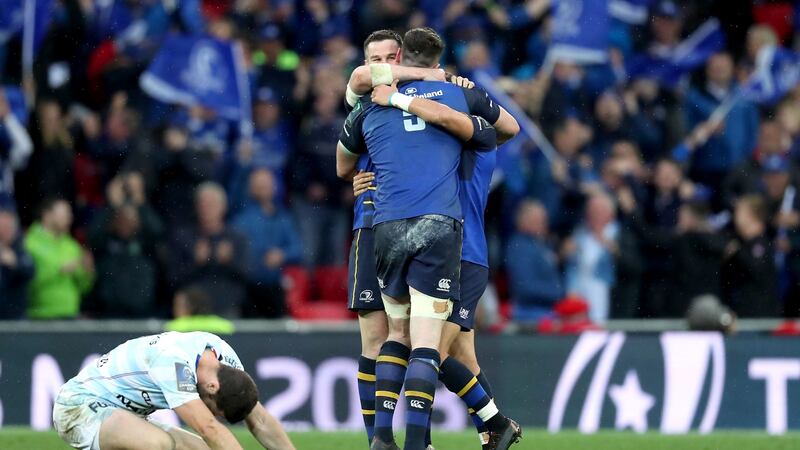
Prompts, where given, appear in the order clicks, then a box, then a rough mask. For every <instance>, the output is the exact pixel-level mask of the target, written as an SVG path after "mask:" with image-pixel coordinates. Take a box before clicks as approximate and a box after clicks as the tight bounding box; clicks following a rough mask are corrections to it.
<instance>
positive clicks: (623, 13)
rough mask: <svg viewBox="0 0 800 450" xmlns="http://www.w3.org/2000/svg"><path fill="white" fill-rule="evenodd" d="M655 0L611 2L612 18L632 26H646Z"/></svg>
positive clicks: (609, 2) (611, 0)
mask: <svg viewBox="0 0 800 450" xmlns="http://www.w3.org/2000/svg"><path fill="white" fill-rule="evenodd" d="M652 3H653V0H609V1H608V13H609V14H611V17H613V18H615V19H617V20H620V21H622V22H625V23H628V24H631V25H644V24H645V23H647V19H648V18H650V5H651V4H652Z"/></svg>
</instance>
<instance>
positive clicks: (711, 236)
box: [619, 196, 727, 318]
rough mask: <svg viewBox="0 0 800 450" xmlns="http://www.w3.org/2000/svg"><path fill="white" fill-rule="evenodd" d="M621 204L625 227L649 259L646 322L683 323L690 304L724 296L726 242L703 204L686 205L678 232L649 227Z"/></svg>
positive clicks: (632, 208) (631, 208) (628, 206)
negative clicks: (700, 298) (722, 272)
mask: <svg viewBox="0 0 800 450" xmlns="http://www.w3.org/2000/svg"><path fill="white" fill-rule="evenodd" d="M619 204H620V209H621V210H622V212H623V219H624V221H625V222H626V223H628V224H630V225H631V226H632V230H633V231H634V232H635V233H636V235H637V237H638V239H639V241H640V242H641V243H642V247H643V249H644V251H645V252H646V253H645V254H646V255H648V256H647V258H645V261H648V265H647V268H648V272H647V273H646V277H645V279H644V280H645V289H644V295H643V301H642V306H641V309H642V311H641V315H642V316H643V317H647V318H650V317H681V316H683V315H684V314H685V312H686V308H687V307H688V305H689V300H690V299H692V298H694V297H696V296H699V295H703V294H711V295H715V296H719V295H720V294H721V284H720V270H721V267H722V258H723V252H724V249H725V245H726V244H727V239H726V237H725V236H724V235H721V234H720V233H718V232H717V231H716V230H715V229H714V228H712V226H711V224H710V223H709V208H708V206H707V205H706V204H705V203H702V202H697V201H691V202H687V203H684V204H682V205H681V206H680V208H679V210H678V218H677V226H676V227H663V226H661V227H659V226H652V225H649V224H648V223H647V222H645V221H644V220H642V219H641V218H640V217H639V216H640V215H639V214H638V212H637V211H636V209H635V205H634V204H632V203H631V202H630V201H628V200H627V199H625V197H624V196H621V197H620V202H619Z"/></svg>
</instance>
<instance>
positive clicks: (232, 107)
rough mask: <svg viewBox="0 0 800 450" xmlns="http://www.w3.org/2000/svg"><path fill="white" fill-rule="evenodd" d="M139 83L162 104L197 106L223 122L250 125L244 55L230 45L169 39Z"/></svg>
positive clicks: (202, 39)
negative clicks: (213, 114)
mask: <svg viewBox="0 0 800 450" xmlns="http://www.w3.org/2000/svg"><path fill="white" fill-rule="evenodd" d="M139 84H140V86H141V87H142V89H143V90H144V91H145V92H147V93H148V94H149V95H151V96H152V97H154V98H156V99H158V100H160V101H163V102H165V103H171V104H179V105H185V106H194V105H200V106H204V107H206V108H209V109H211V110H213V111H215V112H216V113H217V114H218V115H220V116H221V117H224V118H226V119H230V120H239V121H242V123H243V124H249V123H250V122H251V112H250V88H249V82H248V78H247V73H246V72H245V69H244V56H243V55H242V51H241V48H240V47H239V46H238V45H235V44H233V43H230V42H223V41H220V40H217V39H214V38H211V37H196V36H192V37H188V36H172V37H169V38H167V40H166V41H165V42H164V44H163V45H162V46H161V49H160V50H159V52H158V54H156V56H155V58H154V59H153V61H152V62H151V63H150V67H148V68H147V70H146V71H145V72H144V74H142V76H141V78H140V79H139Z"/></svg>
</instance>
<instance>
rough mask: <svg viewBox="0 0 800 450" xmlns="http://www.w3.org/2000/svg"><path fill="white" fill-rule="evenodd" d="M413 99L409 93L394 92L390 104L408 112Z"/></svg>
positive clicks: (390, 97)
mask: <svg viewBox="0 0 800 450" xmlns="http://www.w3.org/2000/svg"><path fill="white" fill-rule="evenodd" d="M412 100H414V97H409V96H408V95H405V94H401V93H399V92H393V93H392V95H390V96H389V105H391V106H394V107H397V108H400V109H402V110H403V111H405V112H408V108H410V107H411V101H412Z"/></svg>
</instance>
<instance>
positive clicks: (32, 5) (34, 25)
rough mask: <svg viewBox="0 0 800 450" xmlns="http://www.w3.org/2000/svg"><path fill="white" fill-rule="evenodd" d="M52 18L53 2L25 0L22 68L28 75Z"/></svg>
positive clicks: (49, 0) (48, 0)
mask: <svg viewBox="0 0 800 450" xmlns="http://www.w3.org/2000/svg"><path fill="white" fill-rule="evenodd" d="M52 18H53V0H25V8H24V24H23V33H22V68H23V70H25V72H26V73H28V74H30V73H31V72H32V70H33V58H34V55H36V52H38V51H39V47H41V45H42V42H44V38H45V37H46V36H47V30H48V29H49V28H50V21H51V20H52Z"/></svg>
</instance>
